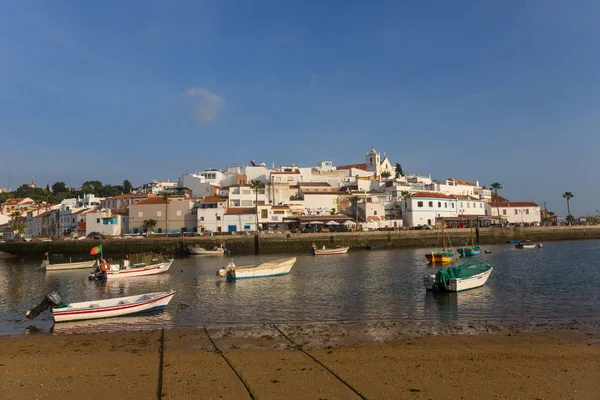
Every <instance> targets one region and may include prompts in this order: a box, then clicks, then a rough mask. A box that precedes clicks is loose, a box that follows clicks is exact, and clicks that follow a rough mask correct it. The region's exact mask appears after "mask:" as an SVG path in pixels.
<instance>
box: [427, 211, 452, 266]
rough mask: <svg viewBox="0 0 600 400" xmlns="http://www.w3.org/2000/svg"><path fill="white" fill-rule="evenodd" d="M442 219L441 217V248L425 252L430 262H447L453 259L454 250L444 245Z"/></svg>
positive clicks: (444, 237)
mask: <svg viewBox="0 0 600 400" xmlns="http://www.w3.org/2000/svg"><path fill="white" fill-rule="evenodd" d="M444 225H445V222H444V219H443V218H442V250H438V251H432V252H431V253H427V254H425V258H426V259H427V261H429V262H430V263H432V264H437V263H440V264H447V263H449V262H452V260H453V259H454V252H453V251H452V250H450V249H449V248H447V247H446V236H445V235H444Z"/></svg>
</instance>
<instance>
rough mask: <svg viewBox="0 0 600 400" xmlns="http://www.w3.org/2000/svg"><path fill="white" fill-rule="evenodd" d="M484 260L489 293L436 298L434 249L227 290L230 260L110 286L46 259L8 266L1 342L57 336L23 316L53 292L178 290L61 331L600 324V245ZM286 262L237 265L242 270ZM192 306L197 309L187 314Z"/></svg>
mask: <svg viewBox="0 0 600 400" xmlns="http://www.w3.org/2000/svg"><path fill="white" fill-rule="evenodd" d="M484 249H485V250H491V251H492V253H491V254H482V255H481V256H480V257H481V258H482V259H483V260H485V261H487V262H489V263H490V264H491V265H492V266H493V267H494V272H493V274H492V276H491V277H490V279H489V280H488V283H487V284H486V285H485V286H484V287H481V288H478V289H473V290H471V291H467V292H461V293H454V294H452V293H451V294H433V293H427V292H426V291H425V290H424V287H423V283H422V280H423V276H424V275H425V274H427V273H431V272H432V271H436V270H437V267H435V268H434V267H432V266H431V265H429V264H427V263H426V260H425V257H424V254H425V253H426V252H427V251H430V250H431V249H410V250H404V249H403V250H376V251H358V250H356V251H352V250H351V251H350V252H349V253H348V254H346V255H334V256H318V257H314V256H309V255H299V256H297V257H298V261H297V262H296V264H295V265H294V267H293V268H292V271H291V273H290V274H289V275H287V276H280V277H273V278H262V279H249V280H242V281H239V282H236V283H234V284H230V283H226V282H224V281H222V280H220V279H218V278H217V277H216V276H215V271H216V270H217V269H218V268H220V267H222V266H223V265H224V264H225V263H226V261H227V258H224V257H215V256H190V257H187V258H183V259H178V260H175V262H174V264H173V266H172V267H171V269H170V271H169V272H168V273H167V274H163V275H155V276H149V277H138V278H124V279H120V280H114V281H109V282H107V283H105V284H100V283H97V282H91V281H88V280H87V275H88V273H89V271H87V270H75V271H62V272H47V273H44V272H41V271H40V269H39V264H40V262H41V260H35V261H22V260H10V261H9V260H3V261H0V334H1V335H6V334H22V333H32V332H38V331H41V332H48V331H50V329H51V327H52V325H53V321H52V316H51V314H50V313H49V312H48V311H46V312H44V313H43V314H41V315H40V316H38V317H37V318H36V319H35V320H33V321H30V320H27V319H25V318H24V317H23V315H24V313H25V311H26V310H27V309H29V308H31V307H32V306H35V305H37V304H38V303H39V302H40V301H41V300H42V299H43V297H44V295H45V294H47V293H48V292H50V291H53V290H56V291H58V293H59V294H60V295H61V296H62V298H63V300H64V301H67V302H68V301H83V300H88V299H103V298H110V297H121V296H129V295H134V294H140V293H147V292H155V291H165V290H169V289H174V290H177V294H176V295H175V297H174V298H173V300H172V301H171V303H170V304H169V306H168V308H167V309H166V310H165V311H163V312H159V313H154V314H152V315H147V316H143V315H142V316H135V317H134V316H131V317H120V318H114V319H106V320H97V321H90V322H76V323H61V324H57V325H56V326H55V332H71V331H72V332H77V331H90V330H93V329H96V328H100V330H120V329H144V328H153V327H158V326H191V327H197V326H201V325H202V324H203V323H204V324H224V325H235V324H261V323H290V322H333V321H376V320H394V321H400V320H401V321H405V322H406V321H408V322H411V321H414V322H415V323H417V322H418V323H423V322H425V323H427V322H432V323H433V322H435V323H437V324H450V323H453V322H456V321H461V320H488V321H522V322H523V323H526V322H527V323H530V322H531V321H548V320H549V321H571V320H573V319H577V320H583V321H594V322H593V323H597V321H598V319H599V317H598V316H599V315H600V313H599V311H600V310H599V309H600V261H599V258H598V257H597V255H598V254H600V241H597V240H593V241H571V242H549V243H545V244H544V247H543V248H542V249H537V248H536V249H526V250H519V249H516V248H515V247H514V245H511V244H505V245H493V246H486V247H484ZM282 257H284V256H275V257H274V256H259V257H254V256H244V257H235V262H236V264H237V265H246V264H255V263H257V262H259V261H262V260H266V259H272V258H282ZM184 305H187V307H185V306H184Z"/></svg>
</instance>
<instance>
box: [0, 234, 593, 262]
mask: <svg viewBox="0 0 600 400" xmlns="http://www.w3.org/2000/svg"><path fill="white" fill-rule="evenodd" d="M445 232H446V233H447V234H448V237H449V238H450V241H451V243H452V246H453V247H457V246H460V245H462V244H465V243H470V241H471V240H470V237H469V230H468V229H448V230H446V231H445ZM509 239H530V240H531V241H533V242H545V241H554V240H581V239H600V226H585V227H540V228H483V229H480V242H481V244H482V245H486V244H499V243H506V241H507V240H509ZM221 242H226V246H227V248H229V249H231V251H232V253H233V254H236V255H243V254H255V253H259V254H281V253H288V254H289V253H296V254H302V253H306V252H307V251H308V250H309V249H310V247H311V244H312V242H315V244H316V245H317V246H319V247H321V246H327V247H336V246H350V247H351V248H352V249H362V248H366V247H367V246H379V248H383V249H392V248H416V247H432V246H441V231H440V230H427V231H389V232H388V231H383V232H380V231H378V232H360V233H353V232H344V233H341V232H335V233H302V234H289V235H288V234H285V233H282V234H275V233H273V234H267V233H264V234H260V235H258V237H256V236H254V235H235V236H208V237H185V238H179V237H177V238H144V239H106V240H79V241H71V240H54V241H51V242H11V243H0V251H4V252H6V253H9V254H14V255H17V256H20V257H28V256H31V257H40V256H43V255H44V253H46V252H51V253H61V254H70V255H76V254H77V255H83V254H89V251H90V249H91V248H92V247H93V246H97V245H99V244H102V245H103V248H104V253H105V254H106V255H110V254H125V253H135V252H142V251H146V252H148V251H154V252H162V253H165V254H184V253H186V252H187V246H188V245H196V244H197V245H200V246H205V247H208V248H212V247H213V246H216V245H218V244H219V243H221Z"/></svg>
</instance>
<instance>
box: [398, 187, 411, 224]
mask: <svg viewBox="0 0 600 400" xmlns="http://www.w3.org/2000/svg"><path fill="white" fill-rule="evenodd" d="M400 197H402V199H404V211H402V219H404V214H405V213H406V208H407V204H406V203H407V200H408V199H409V198H410V192H409V191H408V190H403V191H401V192H400Z"/></svg>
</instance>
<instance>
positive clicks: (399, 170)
mask: <svg viewBox="0 0 600 400" xmlns="http://www.w3.org/2000/svg"><path fill="white" fill-rule="evenodd" d="M401 176H404V171H402V165H400V163H396V178H400V177H401Z"/></svg>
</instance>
